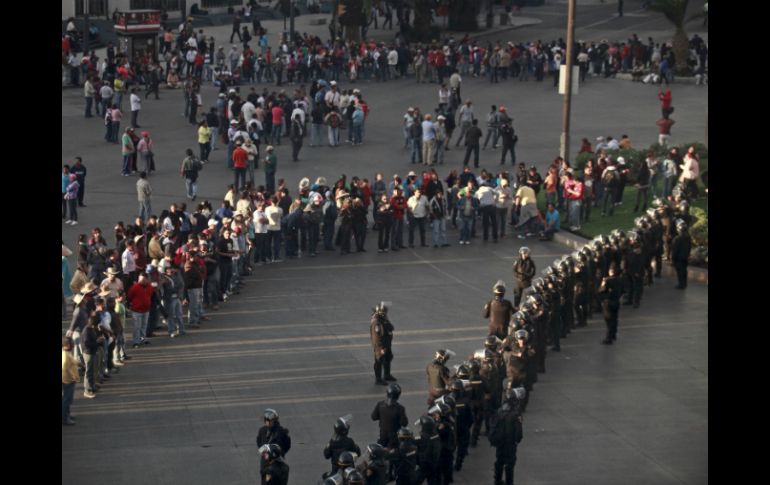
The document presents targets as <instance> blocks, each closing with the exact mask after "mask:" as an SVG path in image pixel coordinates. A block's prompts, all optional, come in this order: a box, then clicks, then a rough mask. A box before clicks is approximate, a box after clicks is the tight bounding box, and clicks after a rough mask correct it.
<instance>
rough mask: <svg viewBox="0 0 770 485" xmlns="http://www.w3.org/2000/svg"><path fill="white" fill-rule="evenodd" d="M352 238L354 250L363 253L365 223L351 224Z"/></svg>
mask: <svg viewBox="0 0 770 485" xmlns="http://www.w3.org/2000/svg"><path fill="white" fill-rule="evenodd" d="M353 238H354V239H355V241H356V250H357V251H359V252H360V251H364V243H365V242H366V223H365V222H364V223H362V224H353Z"/></svg>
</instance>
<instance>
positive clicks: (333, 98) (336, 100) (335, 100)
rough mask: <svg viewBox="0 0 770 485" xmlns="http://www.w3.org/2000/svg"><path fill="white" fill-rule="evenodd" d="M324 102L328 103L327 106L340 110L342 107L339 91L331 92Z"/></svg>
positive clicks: (327, 94)
mask: <svg viewBox="0 0 770 485" xmlns="http://www.w3.org/2000/svg"><path fill="white" fill-rule="evenodd" d="M324 101H326V104H329V105H332V106H337V107H338V108H339V106H340V93H339V91H329V92H328V93H326V95H325V96H324Z"/></svg>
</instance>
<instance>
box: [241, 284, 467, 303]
mask: <svg viewBox="0 0 770 485" xmlns="http://www.w3.org/2000/svg"><path fill="white" fill-rule="evenodd" d="M452 286H454V285H452V284H449V283H447V284H431V285H430V287H431V288H444V287H452ZM425 287H426V285H419V286H399V287H398V288H393V287H390V288H388V287H385V288H372V289H371V290H370V289H368V288H367V290H366V291H371V292H375V293H377V294H380V293H383V292H390V293H397V292H403V291H414V290H420V289H425ZM348 290H349V288H344V289H343V288H336V289H331V290H328V291H320V292H316V293H302V294H301V295H302V297H313V296H323V295H328V294H333V295H334V294H339V293H341V292H344V291H348ZM295 296H297V294H296V293H286V294H278V295H258V296H247V297H245V298H239V299H238V301H240V300H258V299H259V300H261V299H269V298H284V297H295Z"/></svg>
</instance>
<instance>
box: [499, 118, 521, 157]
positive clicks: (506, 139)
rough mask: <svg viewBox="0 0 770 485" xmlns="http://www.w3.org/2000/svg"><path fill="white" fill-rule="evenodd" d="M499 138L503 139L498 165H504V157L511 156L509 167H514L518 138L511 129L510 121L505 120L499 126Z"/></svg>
mask: <svg viewBox="0 0 770 485" xmlns="http://www.w3.org/2000/svg"><path fill="white" fill-rule="evenodd" d="M499 133H500V137H501V138H502V139H503V152H502V153H501V154H500V165H505V155H506V154H507V153H510V154H511V165H514V166H515V165H516V142H517V141H518V140H519V137H518V136H516V132H515V131H514V129H513V126H512V124H511V121H510V120H506V121H505V122H503V123H502V126H500V130H499Z"/></svg>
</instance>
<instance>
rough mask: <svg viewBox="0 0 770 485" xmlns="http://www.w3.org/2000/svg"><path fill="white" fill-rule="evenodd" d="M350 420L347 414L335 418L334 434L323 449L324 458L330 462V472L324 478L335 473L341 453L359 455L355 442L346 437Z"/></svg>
mask: <svg viewBox="0 0 770 485" xmlns="http://www.w3.org/2000/svg"><path fill="white" fill-rule="evenodd" d="M352 419H353V416H351V415H349V414H348V415H346V416H343V417H341V418H337V421H336V422H335V423H334V434H333V435H332V437H331V439H330V440H329V444H328V445H326V447H325V448H324V458H326V459H327V460H330V461H331V463H332V471H331V473H329V474H328V475H325V476H324V478H326V477H328V476H331V475H334V474H335V473H337V469H338V468H339V465H338V461H339V458H340V455H341V454H342V453H343V452H345V451H349V452H352V453H355V454H356V455H360V454H361V448H359V447H358V445H357V444H356V442H355V441H353V439H352V438H350V437H349V436H348V432H349V431H350V421H351V420H352Z"/></svg>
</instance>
